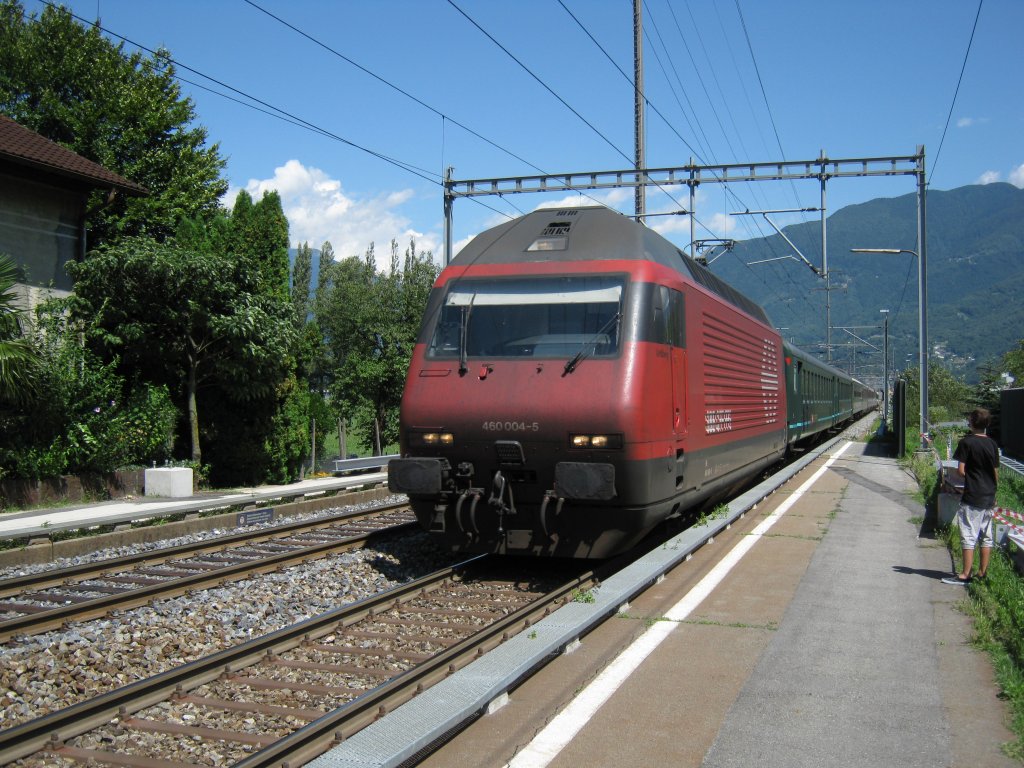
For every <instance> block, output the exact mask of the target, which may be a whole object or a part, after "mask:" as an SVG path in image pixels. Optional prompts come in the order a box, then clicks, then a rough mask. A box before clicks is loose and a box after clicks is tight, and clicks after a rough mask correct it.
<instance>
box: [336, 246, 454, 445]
mask: <svg viewBox="0 0 1024 768" xmlns="http://www.w3.org/2000/svg"><path fill="white" fill-rule="evenodd" d="M437 274H438V270H437V267H436V265H434V264H433V262H432V255H431V254H430V253H429V252H427V253H423V254H420V253H417V251H416V244H415V242H411V243H410V246H409V248H408V249H407V250H406V252H405V257H404V260H403V259H400V258H399V250H398V243H397V242H396V241H392V243H391V255H390V264H389V268H388V271H387V272H386V273H379V272H377V269H376V258H375V250H374V248H373V246H372V245H371V246H370V248H369V249H368V250H367V252H366V254H365V256H364V258H363V259H362V260H360V259H358V258H355V257H351V258H349V259H345V260H344V261H341V262H336V263H335V264H334V268H333V269H332V271H331V283H330V287H329V289H326V290H325V293H324V296H323V300H322V301H321V302H319V303H318V307H317V313H318V315H317V319H318V322H319V323H320V325H321V327H322V328H323V330H324V337H325V339H326V344H327V345H328V347H329V348H330V350H331V359H332V362H333V365H334V368H335V370H336V371H337V373H338V378H337V379H336V380H335V382H334V383H333V385H332V396H333V398H334V399H335V401H337V402H341V403H343V404H344V408H345V412H346V413H348V414H350V415H355V414H360V415H362V416H363V419H362V424H361V425H360V429H359V431H360V432H361V436H362V438H363V440H364V442H366V443H367V444H370V445H373V446H374V450H375V451H377V452H380V450H381V449H382V444H387V443H391V442H394V441H396V440H397V438H398V407H399V405H400V404H401V400H402V389H403V387H404V384H405V376H406V373H407V372H408V370H409V360H410V359H411V357H412V350H413V347H414V346H415V343H416V336H417V334H418V332H419V326H420V322H421V319H422V315H423V311H424V309H425V308H426V300H427V297H428V296H429V294H430V288H431V286H432V285H433V283H434V280H436V278H437Z"/></svg>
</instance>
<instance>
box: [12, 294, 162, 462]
mask: <svg viewBox="0 0 1024 768" xmlns="http://www.w3.org/2000/svg"><path fill="white" fill-rule="evenodd" d="M65 309H66V301H65V300H51V301H49V302H46V303H44V304H43V306H41V307H40V308H39V309H38V310H37V313H36V327H37V329H38V333H37V339H38V341H37V344H38V355H39V359H38V364H37V366H36V375H35V381H34V386H33V389H32V392H31V395H30V397H29V399H28V400H27V401H26V402H25V403H23V404H22V405H21V406H20V407H12V408H9V409H0V435H2V436H3V440H2V441H0V467H2V469H3V470H4V471H5V472H7V473H10V474H12V475H14V476H16V477H22V478H30V479H36V478H40V477H51V476H55V475H62V474H67V473H81V472H109V471H112V470H115V469H117V468H118V467H121V466H124V465H126V464H140V463H147V464H148V463H149V461H151V460H152V461H155V460H162V459H165V458H167V457H168V456H169V455H170V449H171V442H170V441H171V438H172V436H173V433H174V426H175V423H176V421H177V418H178V413H177V410H176V409H175V407H174V405H173V404H172V402H171V398H170V394H169V392H168V391H167V389H166V387H163V386H158V385H152V384H148V383H146V382H140V381H128V380H126V379H125V378H124V377H123V376H122V375H120V374H119V373H118V371H117V367H118V361H117V360H116V359H115V360H113V361H111V362H108V363H104V362H103V361H101V360H100V359H99V358H98V357H97V355H95V354H94V353H93V352H91V351H90V350H89V349H88V348H86V347H85V346H83V345H82V343H81V337H82V333H81V331H82V328H81V326H80V325H79V324H78V323H77V322H75V321H74V320H73V319H71V318H70V317H69V315H68V313H67V312H66V311H65Z"/></svg>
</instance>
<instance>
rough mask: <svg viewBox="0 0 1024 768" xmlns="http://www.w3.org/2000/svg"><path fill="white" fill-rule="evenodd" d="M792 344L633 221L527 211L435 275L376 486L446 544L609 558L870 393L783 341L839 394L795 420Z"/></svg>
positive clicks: (604, 212)
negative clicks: (815, 414) (395, 446)
mask: <svg viewBox="0 0 1024 768" xmlns="http://www.w3.org/2000/svg"><path fill="white" fill-rule="evenodd" d="M795 356H799V353H798V352H797V351H796V350H793V349H792V348H790V347H789V346H788V345H786V349H785V351H784V345H783V342H782V339H781V338H780V336H779V334H778V332H777V331H776V330H775V329H774V328H773V327H772V326H771V324H770V322H769V321H768V318H767V316H766V315H765V313H764V311H763V310H762V309H761V308H760V307H759V306H757V305H756V304H755V303H754V302H752V301H750V300H749V299H747V298H746V297H744V296H743V295H741V294H739V293H738V292H737V291H735V290H733V289H732V288H731V287H729V286H728V285H726V284H725V283H724V282H722V281H721V280H720V279H718V278H717V277H716V276H715V275H713V274H712V273H711V272H710V271H708V270H707V269H705V268H704V267H702V266H700V265H699V264H696V263H694V262H693V261H692V260H691V259H688V258H686V257H685V256H684V255H683V254H682V252H681V251H680V250H679V249H678V248H676V246H674V245H673V244H672V243H670V242H668V241H667V240H665V239H664V238H663V237H661V236H660V235H658V234H657V233H655V232H653V231H652V230H650V229H648V228H647V227H645V226H643V225H641V224H637V223H635V222H634V221H633V220H632V219H630V218H628V217H626V216H624V215H622V214H619V213H616V212H614V211H611V210H608V209H606V208H571V209H565V210H541V211H537V212H534V213H531V214H528V215H526V216H523V217H522V218H519V219H516V220H514V221H512V222H509V223H507V224H503V225H501V226H498V227H495V228H494V229H491V230H489V231H487V232H484V233H482V234H480V235H479V236H477V237H476V238H475V239H474V240H473V241H472V242H471V243H470V244H469V245H467V246H466V247H465V248H464V249H463V250H462V251H461V252H460V253H459V255H458V257H457V258H455V259H454V260H453V261H452V263H451V264H450V265H449V266H448V267H446V268H445V269H444V271H443V272H442V273H441V275H440V276H439V278H438V280H437V282H436V284H435V285H434V288H433V291H432V292H431V296H430V299H429V302H428V305H427V310H426V315H425V317H424V320H423V325H422V328H421V331H420V336H419V339H418V341H417V344H416V348H415V351H414V353H413V357H412V362H411V365H410V368H409V374H408V377H407V379H406V385H405V393H404V395H403V398H402V410H401V458H398V459H393V460H392V461H391V463H390V467H389V485H390V487H391V489H392V490H393V491H396V492H400V493H405V494H407V495H408V496H409V499H410V501H411V503H412V506H413V509H414V510H415V512H416V516H417V518H418V519H419V521H420V523H421V524H422V525H423V527H424V528H425V529H426V530H428V531H430V532H431V533H433V534H435V535H437V536H439V537H441V538H442V539H443V540H444V541H445V542H446V543H447V544H448V545H449V546H450V547H451V548H452V549H454V550H457V551H464V552H498V553H507V554H529V555H541V556H565V557H590V558H601V557H607V556H609V555H612V554H615V553H617V552H620V551H623V550H625V549H627V548H629V547H630V546H632V545H633V544H635V543H636V542H638V541H639V540H640V539H641V538H642V537H643V536H644V535H645V534H646V533H648V532H649V531H650V530H651V529H652V528H653V527H654V526H655V525H656V524H657V523H658V522H660V521H662V520H664V519H665V518H667V517H670V516H672V515H675V514H677V513H679V512H680V511H681V510H683V509H686V508H690V507H693V506H694V505H697V504H700V503H702V502H705V501H708V500H709V499H712V498H720V497H723V496H725V495H726V494H727V493H728V492H729V491H731V490H733V489H735V488H737V487H739V486H741V485H742V484H744V483H745V482H747V481H749V480H750V479H751V477H753V476H755V475H756V474H757V473H758V472H760V471H761V470H763V469H764V468H766V467H768V466H769V465H771V464H773V463H775V462H777V461H779V460H780V459H782V458H783V456H784V454H785V453H786V449H787V443H788V442H789V441H790V440H791V439H797V438H798V437H803V436H805V435H806V434H807V432H808V431H813V430H814V429H824V428H826V427H828V426H831V425H832V423H836V422H839V421H842V420H845V419H847V418H849V417H850V416H851V415H852V414H853V412H854V411H855V410H857V409H858V408H859V409H861V410H862V409H864V408H865V407H869V401H871V395H868V394H866V393H867V392H869V390H866V388H864V387H863V386H862V385H858V386H859V388H858V389H857V391H856V394H857V397H856V398H854V397H853V395H852V394H851V397H850V398H849V399H847V398H845V395H844V394H843V393H844V392H845V391H846V390H845V389H844V388H843V387H846V388H849V387H851V386H852V384H851V382H852V380H850V379H849V378H847V377H845V376H843V374H841V373H840V372H838V371H836V370H835V369H832V368H830V367H828V366H824V365H822V364H821V363H818V362H814V363H813V364H812V362H811V361H810V360H809V359H808V358H806V357H803V356H800V357H799V364H800V365H801V368H802V367H803V366H804V365H806V366H807V371H808V373H809V372H810V370H811V367H812V365H813V367H814V369H815V370H816V371H819V372H823V373H825V374H827V375H831V376H832V377H833V379H834V384H835V387H834V390H835V392H834V400H835V406H836V407H835V408H831V404H828V403H825V401H824V400H822V402H821V403H818V401H817V400H815V404H816V407H817V406H818V405H820V406H821V407H818V408H817V411H820V413H819V416H820V418H816V419H815V426H814V427H813V428H812V429H810V430H809V429H808V428H807V427H806V426H804V427H802V428H800V429H796V430H794V429H792V428H791V427H790V424H789V422H791V421H793V419H788V418H787V414H788V413H789V411H787V386H788V388H789V389H790V390H791V394H790V401H791V402H790V406H791V410H792V413H793V414H795V416H794V418H797V417H799V415H800V414H803V413H804V412H805V411H806V408H804V407H803V406H802V405H800V404H799V403H797V402H796V401H797V400H798V399H799V398H801V397H802V394H801V393H802V392H804V391H807V390H809V389H810V388H809V387H808V386H807V385H806V384H804V386H803V388H801V379H803V378H806V376H805V375H803V374H801V375H799V376H793V377H792V378H793V380H792V381H788V380H787V365H786V359H787V358H788V359H789V360H790V361H791V366H790V367H792V368H793V370H794V371H795V370H796V365H797V362H796V361H795V360H794V357H795ZM852 391H853V390H851V392H852ZM822 392H824V390H821V392H819V390H818V389H817V388H814V395H815V397H818V395H819V394H821V393H822ZM872 394H873V393H872ZM840 401H842V402H840ZM855 401H856V402H855ZM798 406H799V407H798ZM826 412H827V413H826ZM826 417H827V418H826Z"/></svg>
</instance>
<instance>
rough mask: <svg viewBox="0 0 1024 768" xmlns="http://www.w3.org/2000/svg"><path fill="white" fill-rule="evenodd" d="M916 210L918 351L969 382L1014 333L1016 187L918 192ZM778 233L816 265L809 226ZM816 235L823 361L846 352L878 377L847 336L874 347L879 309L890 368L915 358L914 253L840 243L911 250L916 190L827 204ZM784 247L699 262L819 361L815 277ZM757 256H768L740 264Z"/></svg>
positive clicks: (1022, 276) (1017, 309) (840, 360)
mask: <svg viewBox="0 0 1024 768" xmlns="http://www.w3.org/2000/svg"><path fill="white" fill-rule="evenodd" d="M926 211H927V243H928V250H927V271H928V339H929V347H930V348H931V349H930V351H929V354H930V355H931V356H933V359H938V360H941V361H942V362H943V363H944V364H945V365H946V366H947V367H949V368H950V369H951V370H953V371H954V372H955V373H957V374H958V375H965V376H966V377H967V379H968V381H973V380H974V379H975V378H976V372H975V369H976V366H977V365H978V364H979V363H985V362H989V361H994V360H996V359H997V358H999V357H1000V356H1001V355H1002V354H1003V353H1004V352H1006V351H1007V350H1008V349H1010V348H1011V347H1012V346H1013V345H1014V344H1015V343H1016V341H1017V340H1018V339H1020V338H1024V300H1022V299H1021V297H1022V296H1024V190H1021V189H1018V188H1017V187H1015V186H1013V185H1011V184H986V185H973V186H967V187H960V188H959V189H953V190H950V191H929V192H928V197H927V206H926ZM783 232H784V233H785V234H786V236H787V237H788V238H789V239H790V240H791V241H792V242H793V243H794V244H795V245H796V246H797V247H798V248H799V249H800V251H801V252H802V253H803V254H804V255H805V256H806V257H807V259H808V260H809V261H810V262H811V263H812V264H814V265H815V266H817V267H819V268H820V267H821V223H820V221H818V220H815V221H810V222H806V223H801V224H795V225H792V226H789V227H785V228H783ZM827 237H828V266H829V275H830V283H831V291H830V292H829V295H830V298H831V318H832V327H833V331H832V344H833V354H832V360H833V362H834V364H836V365H837V367H840V368H845V369H847V370H849V369H850V368H851V367H853V365H854V362H853V361H854V359H855V358H856V369H857V370H860V369H864V370H867V366H873V367H872V368H871V370H872V372H873V373H880V365H879V364H878V363H879V362H880V357H879V356H878V354H877V353H871V350H870V348H869V347H867V346H865V345H864V344H863V343H860V342H857V341H855V339H854V338H853V336H852V335H851V333H852V334H856V335H857V336H860V337H861V338H862V339H865V340H867V341H870V342H871V343H872V344H874V345H876V346H879V347H881V346H882V344H881V338H882V335H881V324H882V315H881V314H880V313H879V310H881V309H889V310H890V314H889V342H890V344H891V345H893V346H894V349H895V355H894V358H893V359H894V360H895V363H896V366H897V367H898V368H902V367H904V366H905V365H906V364H907V356H908V355H910V356H911V358H910V362H911V363H912V364H916V360H917V357H916V356H917V349H918V331H917V325H918V311H917V293H918V290H917V259H916V257H915V256H913V255H910V254H897V255H894V254H862V253H851V252H850V249H851V248H904V249H909V250H914V249H915V248H916V243H917V195H916V194H909V195H904V196H902V197H895V198H880V199H877V200H871V201H869V202H866V203H862V204H859V205H852V206H849V207H846V208H843V209H841V210H839V211H836V212H835V213H834V214H832V215H831V216H829V217H828V219H827ZM792 254H793V249H792V248H791V247H790V246H789V245H788V244H787V243H786V242H785V240H784V239H783V238H782V237H781V236H779V235H778V234H775V235H772V236H771V237H766V238H761V239H757V240H746V241H742V242H739V243H737V244H736V247H735V248H734V249H733V251H732V253H731V254H726V255H723V256H721V257H719V258H717V259H715V260H714V261H713V262H712V264H711V269H712V271H713V272H715V273H716V274H718V275H719V276H720V277H722V278H723V279H724V280H726V281H727V282H729V283H730V284H731V285H733V286H734V287H735V288H737V289H738V290H740V291H742V292H743V293H745V294H746V295H748V296H749V297H750V298H752V299H754V300H755V301H757V302H758V303H759V304H761V306H763V307H764V308H765V310H766V311H767V312H768V315H769V317H770V318H771V319H772V321H773V322H774V323H775V325H776V326H777V327H779V328H781V329H783V330H782V334H783V336H784V337H785V338H787V339H792V340H793V341H794V343H796V344H797V345H798V346H801V347H803V348H805V349H807V350H808V351H815V352H819V353H820V354H821V355H822V357H824V356H825V355H824V343H825V291H824V288H825V281H824V280H823V279H821V278H820V277H818V276H816V275H815V274H814V273H813V272H812V271H811V270H810V269H809V268H808V267H807V265H806V264H804V263H803V262H802V261H797V260H795V259H787V258H785V257H786V256H790V255H792ZM765 259H780V260H778V261H772V262H769V263H765V264H751V263H750V262H755V261H762V260H765ZM875 326H877V328H875ZM842 327H846V328H848V329H849V332H848V331H844V330H841V328H842ZM854 345H856V346H854ZM855 349H856V350H857V352H856V353H855V352H854V350H855ZM872 354H873V357H872Z"/></svg>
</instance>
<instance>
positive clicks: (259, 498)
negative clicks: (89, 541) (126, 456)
mask: <svg viewBox="0 0 1024 768" xmlns="http://www.w3.org/2000/svg"><path fill="white" fill-rule="evenodd" d="M386 482H387V472H386V471H385V472H373V473H369V474H363V475H354V476H349V477H320V478H310V479H308V480H300V481H298V482H295V483H288V484H286V485H264V486H259V487H253V488H234V489H226V490H220V491H201V492H198V493H196V494H194V495H192V496H187V497H179V498H168V497H155V496H140V497H133V498H122V499H113V500H111V501H99V502H82V503H74V504H66V505H55V506H50V507H44V508H39V509H30V510H20V511H11V512H4V513H2V514H0V539H3V538H8V539H13V538H19V537H26V536H34V535H46V534H47V533H49V532H52V531H59V530H68V529H75V528H85V527H90V526H99V525H116V524H120V523H127V522H130V521H133V520H146V519H149V518H154V517H164V516H167V515H175V514H188V513H190V512H203V511H208V510H212V509H218V508H222V507H225V508H226V507H240V506H244V505H247V504H262V503H267V502H270V501H272V500H274V499H297V498H303V497H309V496H316V495H321V494H328V493H334V492H338V491H344V490H348V489H351V488H356V487H362V486H366V485H373V484H378V483H386Z"/></svg>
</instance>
